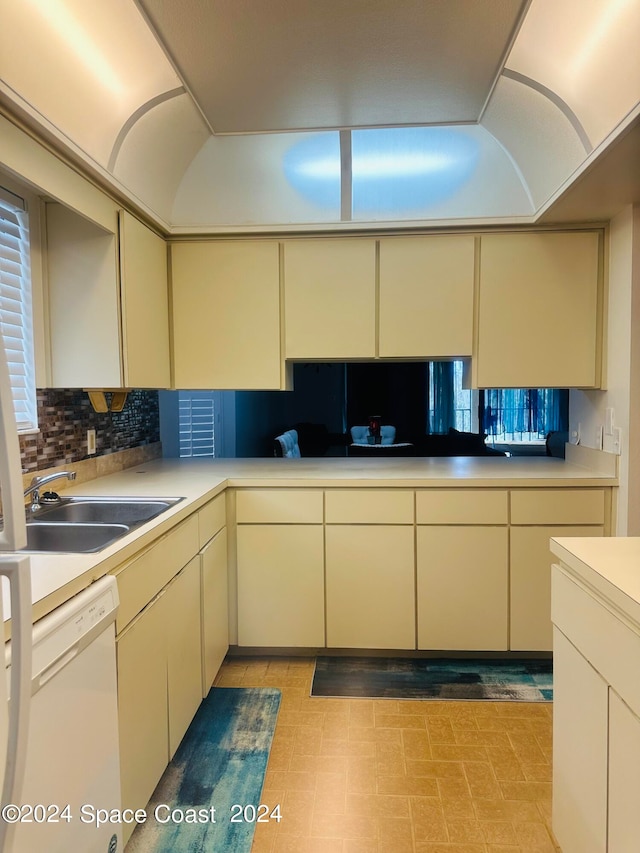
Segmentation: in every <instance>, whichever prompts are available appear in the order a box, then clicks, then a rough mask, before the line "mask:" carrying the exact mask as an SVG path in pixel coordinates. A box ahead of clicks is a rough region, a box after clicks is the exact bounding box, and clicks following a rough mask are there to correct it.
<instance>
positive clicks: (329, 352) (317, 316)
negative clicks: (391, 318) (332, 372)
mask: <svg viewBox="0 0 640 853" xmlns="http://www.w3.org/2000/svg"><path fill="white" fill-rule="evenodd" d="M284 293H285V299H284V307H285V355H286V357H287V358H291V359H304V358H319V359H325V360H326V359H337V358H372V357H373V356H375V355H376V328H375V326H376V244H375V240H360V239H354V238H345V239H339V240H336V239H333V240H325V239H318V240H295V241H290V242H286V243H285V244H284Z"/></svg>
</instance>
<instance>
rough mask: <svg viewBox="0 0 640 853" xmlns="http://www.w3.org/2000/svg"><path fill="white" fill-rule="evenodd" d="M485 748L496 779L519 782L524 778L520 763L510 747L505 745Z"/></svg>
mask: <svg viewBox="0 0 640 853" xmlns="http://www.w3.org/2000/svg"><path fill="white" fill-rule="evenodd" d="M486 750H487V757H488V759H489V761H490V763H491V766H492V768H493V772H494V774H495V777H496V779H499V780H503V781H519V782H523V781H525V780H526V778H527V777H526V776H525V774H524V770H523V768H522V765H521V764H520V762H519V761H518V759H517V758H516V756H515V754H514V752H513V750H512V749H510V748H509V747H507V746H487V747H486Z"/></svg>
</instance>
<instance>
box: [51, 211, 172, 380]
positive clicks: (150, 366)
mask: <svg viewBox="0 0 640 853" xmlns="http://www.w3.org/2000/svg"><path fill="white" fill-rule="evenodd" d="M115 225H116V223H115V221H114V227H115ZM116 231H117V233H116ZM118 262H119V266H118ZM47 279H48V308H49V339H50V350H51V362H50V372H51V386H52V387H54V388H167V387H168V386H169V384H170V373H169V316H168V315H169V305H168V293H167V258H166V244H165V241H164V240H163V239H162V238H161V237H158V236H157V235H156V234H154V233H153V231H151V230H150V229H148V228H147V227H146V226H145V225H143V224H142V223H141V222H138V220H137V219H135V218H134V217H133V216H131V215H130V214H128V213H126V212H125V211H120V213H119V223H118V227H117V229H116V230H114V231H113V232H112V231H105V230H104V229H102V228H100V227H99V226H98V225H95V224H94V223H92V222H89V220H87V219H84V218H83V217H82V216H80V215H79V214H77V213H75V212H74V211H73V210H70V209H69V208H67V207H65V206H64V205H61V204H57V203H52V204H48V205H47Z"/></svg>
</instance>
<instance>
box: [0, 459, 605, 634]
mask: <svg viewBox="0 0 640 853" xmlns="http://www.w3.org/2000/svg"><path fill="white" fill-rule="evenodd" d="M572 485H574V486H582V487H584V486H613V485H617V480H616V479H614V478H611V477H608V476H605V475H602V474H598V473H595V472H593V471H591V470H589V469H587V468H583V467H580V466H578V465H572V464H570V463H568V462H565V461H564V460H562V459H555V458H542V457H538V458H531V457H520V458H519V457H512V458H507V457H438V458H436V457H418V458H413V457H410V458H397V459H396V458H391V457H389V458H384V459H377V458H376V459H369V458H360V457H325V458H319V459H275V458H267V459H211V460H194V459H157V460H154V461H152V462H147V463H145V464H142V465H138V466H134V467H132V468H129V469H127V470H125V471H122V472H120V473H117V474H110V475H108V476H106V477H100V478H99V479H96V480H91V481H89V482H85V483H81V484H80V485H74V486H71V487H69V488H67V489H65V490H64V494H65V495H111V496H137V497H146V496H149V497H151V496H156V497H184V498H185V500H183V501H180V502H179V503H177V504H176V505H175V506H172V507H171V508H170V509H168V510H167V511H166V512H164V513H162V514H161V515H160V516H158V517H157V518H155V519H153V520H151V521H149V522H147V523H146V524H144V525H141V526H140V527H138V528H137V529H136V530H134V531H132V532H131V533H129V534H127V535H126V536H123V537H122V538H121V539H119V540H118V541H117V542H115V543H113V544H112V545H110V546H108V547H107V548H104V549H103V550H102V551H100V552H98V553H96V554H32V555H31V576H32V600H33V605H34V607H33V618H34V620H36V619H39V618H41V617H42V616H44V615H45V614H46V613H48V612H50V611H51V610H52V609H54V608H55V607H58V606H59V605H60V604H62V603H63V602H64V601H66V600H68V599H69V598H71V596H73V595H75V594H76V593H77V592H79V591H80V590H81V589H84V587H86V586H88V584H89V583H91V582H92V581H94V580H97V579H98V578H99V577H102V576H103V575H105V574H106V573H107V572H109V571H112V570H113V569H114V568H116V567H117V566H118V565H120V564H121V563H123V562H124V561H125V560H127V559H129V558H130V557H131V556H133V555H134V554H135V553H136V552H137V551H139V550H140V549H141V548H144V547H145V546H146V545H148V544H150V543H151V542H153V540H154V539H155V538H157V536H159V535H161V534H162V533H164V532H166V531H168V530H169V529H170V528H171V527H172V526H173V525H175V524H176V523H177V522H179V521H181V520H182V519H183V518H186V517H187V516H188V515H189V514H191V513H192V512H194V511H195V510H197V509H198V508H199V507H200V506H202V505H203V504H204V503H206V502H207V501H208V500H211V498H213V497H215V496H216V495H217V494H219V493H220V492H222V491H223V490H224V489H225V488H226V487H227V486H231V487H235V488H242V487H253V488H256V487H273V486H277V487H299V488H300V487H316V488H331V487H334V488H335V487H338V488H362V487H386V488H425V487H432V488H433V487H438V488H441V487H447V486H449V487H451V486H455V487H462V486H466V487H474V488H477V487H502V488H512V487H532V486H536V487H560V486H565V487H566V486H572ZM607 541H611V540H607ZM7 599H8V595H7V594H6V591H5V595H4V600H5V620H6V618H7V614H8V611H7V604H6V602H7ZM7 627H8V626H5V628H7ZM5 633H6V631H5Z"/></svg>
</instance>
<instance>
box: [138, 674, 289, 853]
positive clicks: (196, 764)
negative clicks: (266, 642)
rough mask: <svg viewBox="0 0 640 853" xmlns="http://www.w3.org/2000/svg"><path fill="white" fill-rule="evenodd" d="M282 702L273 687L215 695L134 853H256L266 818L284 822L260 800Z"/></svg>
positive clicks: (166, 778) (156, 796)
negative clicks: (258, 827)
mask: <svg viewBox="0 0 640 853" xmlns="http://www.w3.org/2000/svg"><path fill="white" fill-rule="evenodd" d="M280 698H281V693H280V691H279V690H277V689H275V688H271V687H265V688H248V687H246V688H245V687H213V688H212V689H211V690H210V692H209V695H208V696H207V698H206V699H205V700H204V701H203V703H202V704H201V705H200V708H199V709H198V712H197V714H196V716H195V717H194V719H193V722H192V723H191V725H190V726H189V730H188V731H187V733H186V735H185V736H184V739H183V740H182V743H181V744H180V746H179V748H178V751H177V752H176V754H175V756H174V758H173V761H172V762H171V763H170V764H169V766H168V767H167V769H166V771H165V772H164V774H163V776H162V779H161V780H160V782H159V783H158V786H157V788H156V790H155V791H154V793H153V796H152V798H151V801H150V802H149V805H148V806H147V809H146V811H147V815H148V817H147V821H146V823H144V824H140V825H139V826H138V827H137V828H136V830H135V832H134V833H133V835H132V836H131V839H130V840H129V843H128V844H127V853H205V851H206V853H249V851H250V850H251V844H252V841H253V834H254V830H255V824H256V821H257V820H258V818H261V820H277V819H278V817H279V815H278V812H276V814H275V815H274V814H273V808H274V804H271V805H270V806H269V809H268V810H267V807H266V806H265V807H264V808H263V809H260V805H261V803H260V795H261V793H262V785H263V782H264V774H265V770H266V767H267V761H268V759H269V750H270V748H271V741H272V739H273V733H274V730H275V725H276V719H277V716H278V709H279V707H280ZM165 821H166V822H165Z"/></svg>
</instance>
